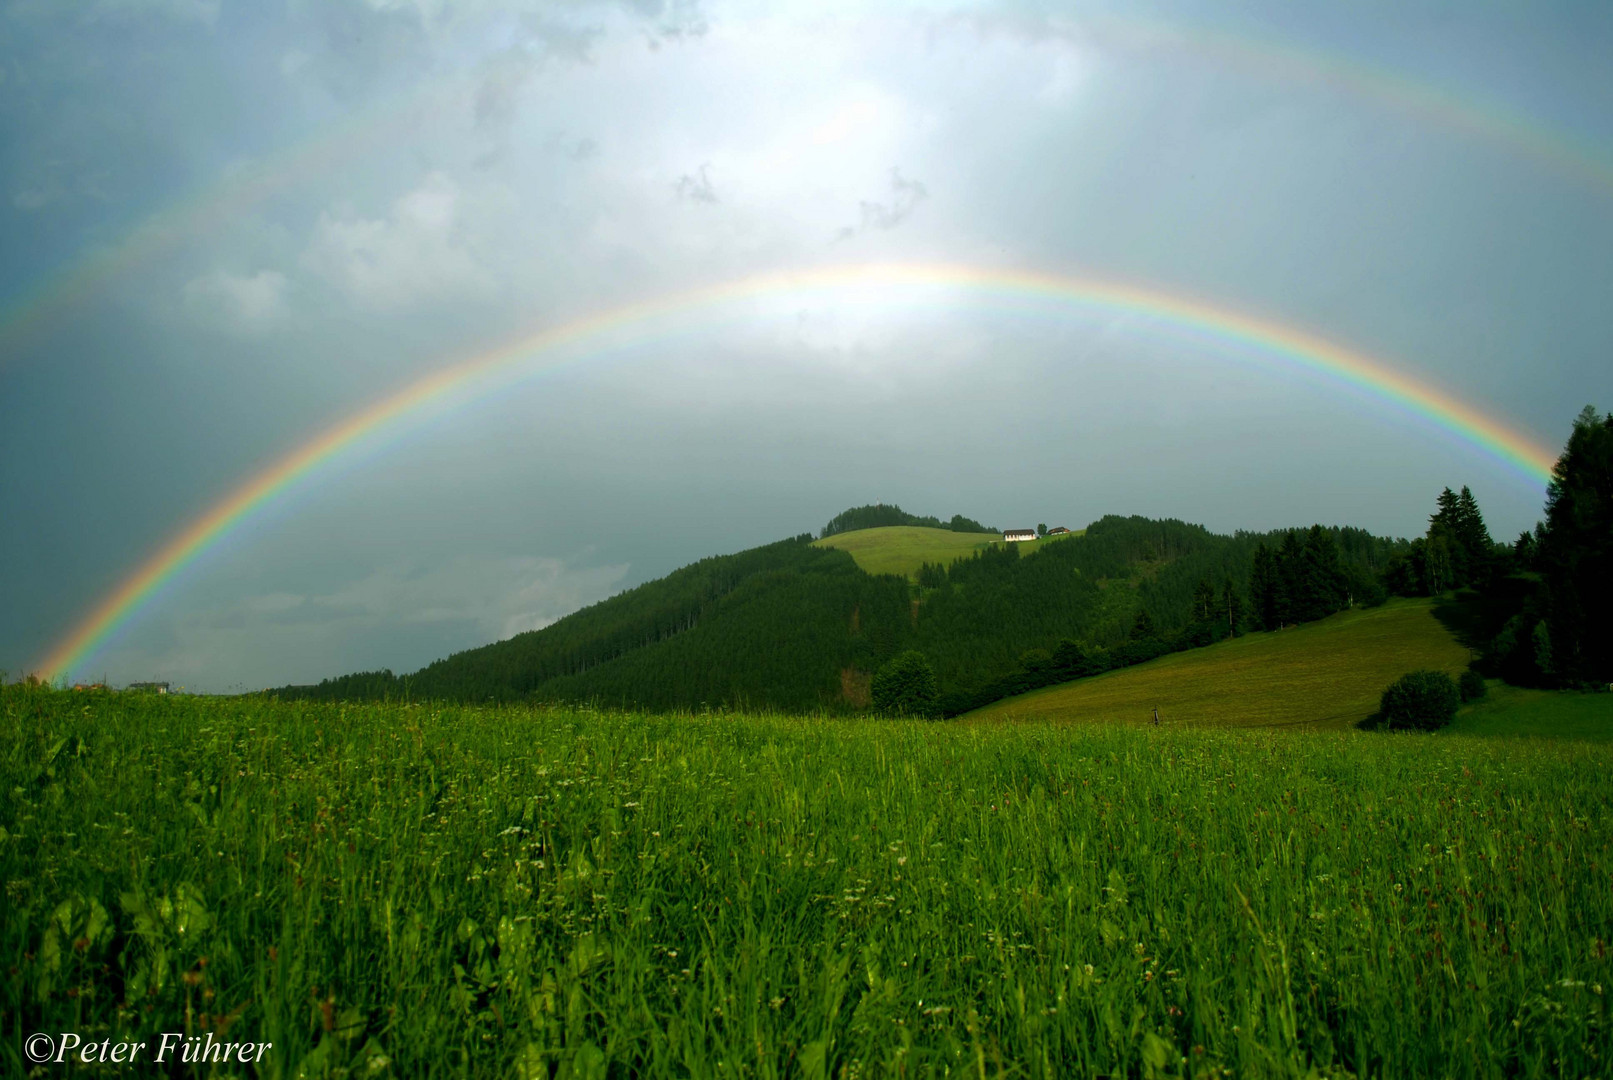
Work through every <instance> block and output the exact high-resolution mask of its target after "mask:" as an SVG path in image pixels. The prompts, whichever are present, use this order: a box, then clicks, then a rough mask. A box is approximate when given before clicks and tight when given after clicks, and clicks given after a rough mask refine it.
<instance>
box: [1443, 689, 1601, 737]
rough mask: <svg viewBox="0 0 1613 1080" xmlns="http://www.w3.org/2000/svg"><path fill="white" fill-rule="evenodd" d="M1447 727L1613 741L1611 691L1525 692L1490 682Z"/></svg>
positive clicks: (1503, 734) (1507, 734) (1465, 731)
mask: <svg viewBox="0 0 1613 1080" xmlns="http://www.w3.org/2000/svg"><path fill="white" fill-rule="evenodd" d="M1450 730H1451V731H1453V732H1460V733H1462V734H1464V735H1487V736H1499V737H1506V738H1520V737H1521V738H1544V739H1591V740H1594V741H1597V742H1606V741H1613V694H1607V693H1595V694H1582V693H1568V692H1562V691H1551V690H1525V689H1522V688H1521V687H1516V686H1507V685H1506V684H1505V683H1500V682H1495V681H1493V680H1492V681H1491V682H1490V689H1489V693H1488V694H1487V695H1486V697H1485V698H1484V700H1483V701H1477V702H1474V703H1473V704H1471V705H1468V706H1465V707H1464V708H1463V709H1462V710H1461V711H1460V712H1459V713H1457V714H1456V720H1455V722H1454V723H1452V724H1451V727H1450Z"/></svg>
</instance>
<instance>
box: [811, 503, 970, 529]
mask: <svg viewBox="0 0 1613 1080" xmlns="http://www.w3.org/2000/svg"><path fill="white" fill-rule="evenodd" d="M887 525H917V526H918V527H920V528H924V529H950V530H951V531H952V532H962V533H994V532H997V531H998V530H997V529H994V528H990V527H988V526H985V525H982V524H980V522H978V521H976V520H974V519H973V518H966V517H964V516H963V515H962V514H954V515H952V519H951V520H950V521H942V520H941V519H940V518H937V517H929V516H922V517H921V516H920V515H918V514H909V513H908V512H907V511H905V510H903V509H902V508H901V507H900V506H896V505H894V504H893V505H891V506H886V505H885V504H884V503H874V504H872V505H870V506H854V507H852V508H851V509H850V510H842V511H841V512H840V513H838V514H836V515H835V516H834V517H832V518H830V519H829V523H828V524H827V525H825V526H824V527H823V531H822V532H820V533H818V536H819V537H826V536H833V535H835V534H836V533H843V532H855V531H857V530H858V529H879V528H883V527H885V526H887Z"/></svg>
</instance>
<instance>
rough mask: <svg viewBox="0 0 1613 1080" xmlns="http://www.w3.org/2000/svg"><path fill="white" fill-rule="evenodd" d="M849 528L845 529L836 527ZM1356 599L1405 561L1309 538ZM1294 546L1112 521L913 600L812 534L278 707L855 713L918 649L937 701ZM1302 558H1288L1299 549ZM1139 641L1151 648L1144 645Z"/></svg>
mask: <svg viewBox="0 0 1613 1080" xmlns="http://www.w3.org/2000/svg"><path fill="white" fill-rule="evenodd" d="M842 516H844V515H842ZM1313 532H1314V533H1315V535H1316V536H1317V537H1319V538H1322V539H1323V540H1326V541H1327V542H1328V549H1329V550H1336V552H1337V553H1338V560H1339V561H1338V568H1339V573H1340V574H1342V580H1343V581H1345V582H1347V583H1354V588H1356V589H1359V590H1361V591H1360V592H1357V593H1356V596H1357V598H1360V597H1362V596H1364V595H1366V593H1367V592H1369V591H1371V590H1372V589H1375V588H1376V585H1375V581H1376V579H1377V576H1378V575H1379V574H1380V573H1381V571H1382V570H1383V569H1384V567H1385V566H1387V565H1388V563H1389V561H1390V559H1391V558H1392V557H1393V556H1394V555H1396V554H1398V553H1400V552H1401V551H1402V550H1403V549H1404V544H1403V543H1401V542H1395V541H1388V540H1383V539H1380V538H1377V537H1373V536H1370V535H1369V534H1367V533H1365V532H1362V531H1361V530H1357V529H1332V530H1313ZM1285 536H1286V534H1254V533H1242V532H1240V533H1237V534H1235V535H1233V536H1224V535H1218V534H1215V533H1211V532H1209V531H1208V530H1206V529H1204V528H1202V527H1200V526H1197V525H1189V524H1186V523H1184V522H1180V521H1174V520H1165V521H1154V520H1149V519H1146V518H1140V517H1130V518H1120V517H1106V518H1103V519H1101V520H1100V521H1097V522H1095V523H1094V524H1092V525H1091V526H1089V527H1088V529H1087V532H1086V535H1085V536H1077V537H1071V538H1069V539H1068V540H1065V541H1063V542H1061V543H1057V544H1049V545H1047V546H1045V547H1043V548H1042V549H1040V550H1038V551H1036V552H1034V553H1032V554H1029V555H1025V556H1021V554H1020V550H1019V548H1018V547H1017V546H1015V545H1011V544H1010V545H997V546H993V547H991V548H987V549H985V550H983V551H981V552H979V553H977V554H975V555H974V556H972V557H970V558H966V559H960V560H958V561H956V562H953V563H952V564H951V565H950V566H948V567H939V566H930V567H927V568H926V569H925V571H924V573H922V574H921V575H920V581H921V584H918V585H913V584H910V583H909V582H908V581H907V580H905V579H904V578H902V577H899V576H895V575H870V574H867V573H865V572H863V571H862V570H861V569H859V568H858V567H857V565H856V564H855V563H854V562H853V561H852V558H851V556H850V555H848V554H847V553H846V552H844V551H839V550H834V549H830V548H822V547H816V546H813V545H812V544H811V543H810V540H811V537H810V536H809V535H802V536H798V537H795V538H794V539H791V540H786V541H781V542H778V543H775V544H769V545H767V546H764V547H760V548H755V549H752V550H750V551H744V552H740V553H738V554H735V555H724V556H717V557H714V558H709V559H704V560H702V561H700V562H698V563H695V564H694V565H692V566H688V567H685V568H684V569H682V570H679V571H676V572H675V573H672V574H670V575H668V576H667V577H665V578H662V579H661V580H659V581H653V582H649V583H647V584H645V585H641V586H639V587H638V588H635V589H632V590H629V591H627V592H624V593H621V594H620V595H618V596H615V597H612V598H610V599H609V600H605V601H603V602H601V603H599V604H595V605H593V606H592V607H588V608H585V609H583V610H582V611H579V612H577V613H575V614H573V615H571V616H568V617H567V618H565V619H561V620H560V621H559V622H557V623H555V624H554V625H552V626H549V627H546V628H544V629H542V630H537V631H533V632H531V633H526V634H520V635H517V636H516V637H513V638H511V639H509V640H507V641H502V642H498V643H496V644H492V645H487V646H484V647H482V648H478V649H472V650H469V651H467V652H463V653H459V654H456V655H454V656H450V657H448V658H447V659H445V660H440V661H437V662H436V663H434V664H431V665H429V666H428V667H426V668H424V669H422V670H421V671H419V672H417V673H415V674H414V675H409V676H394V675H392V674H391V673H390V672H371V673H361V674H357V675H349V676H344V677H341V678H337V679H330V680H326V681H325V682H323V683H321V684H319V685H318V686H308V687H287V688H285V689H284V690H282V691H279V693H281V694H282V695H283V696H298V697H314V698H324V699H341V698H348V699H358V698H375V697H380V696H405V695H406V696H410V697H415V698H430V699H444V700H463V701H485V700H518V699H536V700H551V701H578V700H593V701H598V702H601V703H604V704H611V705H636V706H642V707H647V708H699V707H701V706H702V705H710V706H719V705H729V706H738V705H744V706H749V707H774V708H781V709H813V708H828V709H841V708H844V709H855V708H860V707H862V706H864V705H866V704H867V701H868V697H867V695H868V685H869V678H870V676H871V674H872V673H873V672H874V671H875V670H876V669H877V668H878V667H879V665H881V664H882V663H884V662H885V661H886V660H888V659H890V658H891V657H892V656H894V655H896V654H897V653H898V652H901V651H903V650H907V649H918V650H920V651H922V652H923V653H924V654H925V655H926V656H928V657H929V658H930V660H931V662H932V663H933V664H934V667H935V670H936V672H937V674H938V677H939V682H940V687H941V690H942V692H943V693H945V694H949V695H953V696H954V697H956V696H959V695H968V694H971V693H977V692H980V691H981V690H982V688H989V687H991V686H993V685H995V681H996V680H1000V679H1002V678H1003V677H1005V676H1007V675H1009V674H1010V673H1012V672H1014V671H1016V670H1018V669H1019V668H1020V667H1021V665H1023V664H1024V663H1025V662H1026V656H1027V653H1029V654H1030V655H1031V656H1033V657H1034V656H1035V655H1036V654H1037V653H1036V651H1037V650H1053V649H1056V648H1058V646H1059V643H1060V642H1061V641H1066V642H1068V641H1076V642H1079V643H1081V646H1082V647H1083V648H1090V649H1093V650H1116V655H1120V654H1121V653H1123V651H1124V650H1123V648H1121V647H1122V646H1124V645H1125V643H1127V642H1128V641H1129V640H1130V639H1132V638H1134V637H1137V636H1143V637H1146V638H1148V640H1149V641H1150V642H1157V641H1159V640H1164V639H1170V638H1175V637H1176V636H1177V635H1178V634H1179V633H1181V632H1183V631H1185V630H1187V629H1188V628H1189V627H1191V626H1193V625H1194V624H1195V620H1199V621H1203V619H1204V612H1203V611H1202V610H1196V608H1195V605H1196V604H1198V605H1200V607H1202V601H1203V595H1204V591H1205V589H1206V588H1207V587H1210V586H1213V591H1214V592H1215V594H1216V595H1218V596H1219V595H1238V596H1246V595H1248V589H1249V574H1250V565H1251V560H1252V556H1253V554H1254V552H1255V550H1256V549H1257V547H1258V545H1260V544H1261V543H1262V542H1264V543H1266V544H1268V545H1269V546H1270V547H1272V548H1274V549H1275V548H1281V546H1282V542H1283V540H1284V538H1285ZM1290 544H1292V541H1290ZM1139 628H1141V634H1140V635H1139Z"/></svg>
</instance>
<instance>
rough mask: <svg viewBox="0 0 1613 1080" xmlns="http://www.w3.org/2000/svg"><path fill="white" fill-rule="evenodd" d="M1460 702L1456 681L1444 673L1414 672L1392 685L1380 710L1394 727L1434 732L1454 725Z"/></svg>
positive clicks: (1379, 706) (1380, 704) (1386, 692)
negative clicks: (1450, 724)
mask: <svg viewBox="0 0 1613 1080" xmlns="http://www.w3.org/2000/svg"><path fill="white" fill-rule="evenodd" d="M1460 703H1461V694H1460V692H1459V691H1458V690H1457V688H1456V680H1455V679H1453V678H1451V677H1450V676H1449V675H1447V674H1445V673H1444V672H1443V671H1413V672H1411V673H1410V674H1409V675H1402V676H1401V677H1400V678H1398V679H1396V680H1395V681H1394V682H1392V683H1390V684H1389V689H1387V690H1385V691H1384V692H1383V698H1382V700H1381V701H1379V703H1378V711H1379V712H1380V713H1381V714H1382V715H1383V719H1384V723H1386V724H1387V725H1388V726H1389V727H1391V728H1411V729H1413V730H1418V731H1433V730H1434V729H1435V728H1442V727H1444V726H1445V725H1446V724H1448V723H1450V722H1451V718H1452V717H1454V716H1455V715H1456V706H1457V705H1459V704H1460Z"/></svg>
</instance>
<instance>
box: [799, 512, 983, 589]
mask: <svg viewBox="0 0 1613 1080" xmlns="http://www.w3.org/2000/svg"><path fill="white" fill-rule="evenodd" d="M1001 542H1002V536H1001V535H999V534H998V533H963V532H953V531H951V530H950V529H928V528H920V527H919V526H916V525H886V526H884V527H883V528H878V529H858V530H856V531H855V532H843V533H836V534H835V535H833V536H826V537H824V538H823V539H822V540H815V541H813V544H814V546H816V547H824V548H838V549H839V550H841V551H844V552H846V553H847V554H848V555H850V556H851V557H852V558H853V559H854V560H856V562H857V565H858V566H860V567H862V569H863V571H864V572H865V573H869V574H900V575H901V576H903V577H905V578H911V579H917V577H918V572H919V567H921V566H923V565H924V564H925V563H939V564H940V565H942V566H946V565H947V564H949V563H951V562H952V561H953V560H954V559H962V558H966V557H968V556H970V555H972V554H974V553H975V552H976V551H979V550H981V549H982V548H985V547H989V546H990V545H991V544H993V543H1001Z"/></svg>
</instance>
